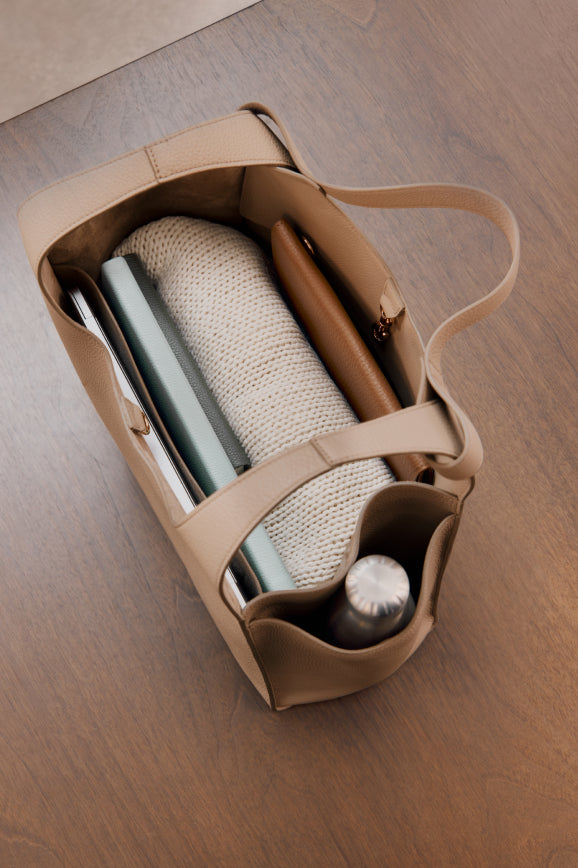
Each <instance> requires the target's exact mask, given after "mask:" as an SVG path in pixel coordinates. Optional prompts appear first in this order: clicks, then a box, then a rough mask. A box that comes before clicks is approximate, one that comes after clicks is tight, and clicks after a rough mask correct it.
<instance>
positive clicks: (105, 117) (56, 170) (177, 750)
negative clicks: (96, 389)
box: [0, 0, 578, 868]
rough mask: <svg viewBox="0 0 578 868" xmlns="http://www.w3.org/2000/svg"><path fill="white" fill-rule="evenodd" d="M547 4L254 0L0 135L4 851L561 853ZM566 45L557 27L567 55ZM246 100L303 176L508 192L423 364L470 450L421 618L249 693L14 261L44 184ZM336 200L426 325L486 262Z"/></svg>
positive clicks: (562, 646)
mask: <svg viewBox="0 0 578 868" xmlns="http://www.w3.org/2000/svg"><path fill="white" fill-rule="evenodd" d="M572 27H573V4H571V3H570V2H569V0H560V2H558V3H557V4H547V3H545V2H538V3H536V4H532V5H531V6H530V5H528V4H526V3H523V2H522V0H513V2H511V3H509V4H506V5H504V4H502V3H499V2H497V0H490V2H488V3H486V4H477V3H473V2H471V0H467V2H465V3H461V4H457V5H456V4H455V3H450V2H448V0H432V2H429V3H426V2H425V0H419V2H416V3H414V4H407V3H404V2H402V0H393V2H390V3H387V4H385V3H384V4H378V3H376V2H375V0H355V2H351V3H346V2H345V0H326V2H322V0H317V2H313V3H305V2H304V0H294V2H293V3H291V4H287V3H283V2H282V0H264V2H263V3H261V4H259V5H257V6H255V7H253V8H251V9H249V10H246V11H245V12H243V13H241V14H239V15H237V16H234V17H232V18H230V19H228V20H227V21H225V22H222V23H220V24H218V25H216V26H214V27H212V28H209V29H208V30H205V31H203V32H201V33H199V34H196V35H194V36H192V37H190V38H187V39H185V40H182V41H181V42H179V43H176V44H175V45H173V46H170V47H168V48H166V49H163V50H162V51H160V52H157V53H156V54H154V55H151V56H150V57H147V58H145V59H143V60H142V61H139V62H137V63H134V64H131V65H130V66H128V67H126V68H124V69H122V70H119V71H117V72H115V73H113V74H111V75H109V76H107V77H105V78H103V79H101V80H99V81H97V82H93V83H91V84H90V85H87V86H86V87H84V88H81V89H80V90H78V91H75V92H73V93H70V94H67V95H65V96H63V97H61V98H60V99H58V100H55V101H54V102H52V103H49V104H47V105H45V106H41V107H40V108H38V109H36V110H34V111H32V112H29V113H28V114H26V115H23V116H21V117H19V118H16V119H14V120H13V121H10V122H8V123H6V124H4V125H3V126H2V127H0V156H1V161H2V172H1V173H0V225H1V228H2V236H1V237H2V242H1V244H2V262H3V287H2V298H3V311H2V318H1V325H0V328H1V329H2V342H1V344H0V364H1V366H2V376H1V378H0V392H1V397H2V407H3V410H4V412H3V420H4V424H3V426H2V429H1V433H0V438H1V441H2V442H1V446H2V451H1V454H2V465H1V476H2V501H1V506H0V529H1V535H2V536H1V538H2V550H1V552H0V576H1V579H0V685H1V689H0V721H1V727H0V780H1V781H2V785H1V787H0V817H1V819H0V864H1V865H8V866H11V865H14V866H18V868H20V866H47V868H52V866H57V865H83V866H92V865H95V866H102V865H111V866H113V865H114V866H118V865H131V866H132V865H134V866H143V865H154V866H160V865H163V866H164V865H166V866H172V865H211V866H212V865H223V866H229V865H230V866H237V865H255V866H265V865H275V866H293V865H302V866H309V865H311V866H314V865H315V866H319V865H327V866H329V865H331V866H341V865H343V866H346V865H363V866H374V865H375V866H383V865H384V864H387V865H388V866H397V865H399V866H410V865H435V866H438V865H459V866H468V865H472V866H481V865H488V866H502V865H503V866H514V865H515V866H526V865H528V866H538V865H540V866H546V865H547V866H550V868H568V866H571V865H576V864H578V834H577V831H576V830H577V829H578V808H577V805H576V790H577V775H576V739H575V729H576V724H575V721H576V711H577V708H576V639H575V637H576V615H575V612H576V608H575V595H574V587H573V582H572V580H573V579H574V578H575V575H576V563H577V562H576V556H575V546H574V534H575V515H576V501H575V485H574V484H573V478H574V473H575V467H576V460H575V459H576V452H575V448H574V442H575V435H574V430H575V425H574V423H575V411H576V397H575V396H576V377H575V351H576V339H575V326H576V317H575V291H576V278H575V260H574V259H573V257H572V252H573V249H574V251H575V239H574V233H575V228H574V227H575V220H576V213H577V207H576V206H577V195H576V184H575V157H576V153H575V124H574V115H575V111H574V103H575V95H576V69H575V62H574V55H573V44H572V41H571V40H572V35H571V34H572ZM574 49H575V46H574ZM248 99H260V100H262V101H264V102H268V103H270V104H271V105H272V107H275V108H277V109H278V110H280V111H282V114H283V116H284V118H285V119H286V121H287V123H288V125H289V126H290V128H291V129H292V130H293V132H294V134H295V136H296V139H297V141H298V142H299V143H300V144H301V145H302V148H303V152H304V154H305V155H306V157H307V158H308V159H309V160H310V161H311V164H312V166H313V167H314V168H315V170H316V171H317V172H318V174H319V175H320V176H322V177H326V178H328V179H330V180H334V181H341V182H343V183H350V184H356V185H357V184H363V183H365V184H381V183H402V182H416V181H421V180H447V181H457V182H465V183H471V184H474V185H478V186H482V187H486V188H488V189H490V190H492V191H494V192H496V193H498V194H499V195H501V196H503V198H504V199H506V201H508V202H509V203H510V204H511V206H512V208H513V209H514V211H515V212H516V214H517V216H518V218H519V220H520V224H521V228H522V237H523V245H524V246H523V260H522V268H521V272H520V277H519V281H518V284H517V289H516V291H515V294H514V296H513V297H512V299H511V300H510V301H509V302H508V303H507V305H506V307H505V308H504V309H503V311H501V312H500V313H498V314H497V315H495V316H494V317H493V318H492V319H491V320H490V321H487V322H485V323H483V324H481V325H479V326H477V327H476V328H475V329H473V330H472V331H470V332H469V333H467V334H465V335H463V336H460V337H459V338H457V339H456V340H455V342H454V345H453V347H452V349H451V350H450V353H449V359H448V364H447V376H448V379H449V381H450V383H451V385H452V388H453V390H454V392H455V394H456V396H458V398H459V399H460V400H461V401H462V403H463V405H464V407H465V408H466V409H467V410H468V412H469V413H470V414H471V416H472V418H473V419H474V421H475V423H476V424H477V426H478V428H479V430H480V433H481V435H482V438H483V441H484V444H485V448H486V463H485V466H484V468H483V470H482V472H481V474H480V476H479V479H478V483H477V486H476V489H475V491H474V494H473V495H472V497H471V499H470V500H469V502H468V504H467V509H466V515H465V518H464V522H463V525H462V528H461V532H460V534H459V537H458V541H457V544H456V548H455V551H454V554H453V556H452V560H451V562H450V565H449V568H448V571H447V574H446V581H445V587H444V591H443V596H442V604H441V623H440V626H439V628H438V630H437V631H436V633H435V634H433V635H432V636H431V637H430V638H429V639H428V641H427V642H426V643H425V644H424V646H423V647H422V648H421V649H420V650H419V652H418V653H417V654H416V655H415V657H414V658H413V659H412V660H410V661H409V662H408V663H407V664H406V665H405V666H404V667H403V668H402V670H400V671H399V672H398V673H397V674H396V675H395V676H394V677H393V678H391V679H390V680H389V681H388V682H386V683H384V684H382V685H380V686H378V687H376V688H374V689H372V690H369V691H366V692H364V693H362V694H359V695H356V696H352V697H349V698H346V699H343V700H340V701H336V702H332V703H326V704H320V705H316V706H311V707H306V708H301V709H294V710H291V711H288V712H286V713H283V714H281V715H275V714H273V713H271V712H268V711H267V710H266V709H265V708H264V706H263V704H262V703H261V702H260V700H259V698H258V697H257V696H256V694H255V693H254V692H253V690H252V688H251V687H250V686H249V685H248V684H247V683H246V681H245V680H244V678H243V676H242V674H241V673H240V672H239V671H238V669H237V667H236V664H235V663H234V661H233V660H232V658H231V657H230V655H229V653H228V651H227V649H226V648H225V646H224V643H223V642H222V640H221V639H220V637H219V635H218V633H217V631H216V629H215V628H214V626H213V625H212V623H211V621H210V619H209V617H208V616H207V614H206V612H205V611H204V609H203V607H202V605H201V603H200V602H199V599H198V597H197V595H196V593H195V591H194V590H193V589H192V587H191V585H190V583H189V580H188V578H187V575H186V573H185V571H184V569H183V567H182V565H181V563H180V561H179V560H178V558H177V556H176V555H175V553H174V552H173V550H172V549H171V547H170V545H169V543H168V542H167V540H166V538H165V536H164V534H163V532H162V531H161V529H160V528H159V526H158V524H157V522H156V520H155V518H154V515H153V514H152V512H151V510H150V508H149V507H148V505H147V503H146V501H145V500H144V498H143V497H142V495H141V493H140V491H139V489H138V488H137V486H136V484H135V482H134V480H133V479H132V477H131V476H130V474H129V472H128V470H127V469H126V467H125V464H124V460H123V459H122V456H120V454H119V453H118V452H117V451H116V449H115V448H114V445H113V444H112V441H111V440H110V438H109V437H108V434H107V432H106V431H105V429H104V428H103V426H102V424H101V423H100V421H99V419H98V417H97V416H96V413H95V412H94V410H93V409H92V407H91V405H90V403H89V402H88V399H87V398H86V396H85V394H84V392H83V390H82V387H81V385H80V384H79V382H78V381H77V379H76V376H75V374H74V371H73V369H72V367H71V365H70V364H69V362H68V359H67V357H66V354H65V352H64V349H63V348H62V347H61V346H60V344H59V341H58V337H57V335H56V333H55V332H54V330H53V328H52V325H51V323H50V322H49V319H48V316H47V315H46V312H45V310H44V307H43V303H42V300H41V298H40V294H39V292H38V290H37V288H36V286H35V283H34V280H33V277H32V274H31V272H30V269H29V267H28V264H27V262H26V260H25V256H24V253H23V251H22V247H21V244H20V241H19V236H18V231H17V228H16V223H15V211H16V208H17V205H18V204H19V203H20V202H21V201H22V200H23V199H24V198H25V197H26V196H27V195H29V194H30V193H31V192H33V191H35V190H36V189H38V188H39V187H40V186H43V185H45V184H48V183H51V182H52V181H54V180H56V179H57V178H58V177H61V176H63V175H67V174H70V173H71V172H74V171H77V170H81V169H84V168H87V167H89V166H91V165H93V164H95V163H97V162H100V161H102V160H105V159H108V158H111V157H114V156H116V155H118V154H120V153H122V152H123V151H125V150H127V149H129V148H132V147H137V146H139V145H141V144H143V143H145V142H147V141H151V140H153V139H155V138H158V137H159V136H162V135H164V134H167V133H170V132H172V131H174V130H177V129H179V128H180V127H183V126H186V125H188V124H190V123H193V122H197V121H201V120H205V119H209V118H211V117H216V116H218V115H220V114H225V113H227V112H229V111H231V110H233V109H234V108H236V107H237V105H238V104H240V103H242V102H244V101H246V100H248ZM356 219H357V220H358V222H359V224H360V225H361V226H362V227H363V228H364V230H365V231H366V232H367V233H368V235H369V236H370V237H371V238H372V239H373V240H374V241H375V242H376V243H377V244H378V246H379V247H380V249H381V250H382V251H383V252H384V254H385V256H386V258H387V260H388V261H389V263H390V265H391V266H392V267H393V268H394V270H395V271H396V273H397V275H398V277H399V281H400V284H401V285H402V288H403V289H404V291H405V293H406V295H407V296H408V298H409V300H410V303H411V308H412V313H413V315H414V317H415V319H416V321H417V322H418V325H419V326H420V328H422V329H423V333H424V336H427V335H428V334H429V333H430V332H431V330H432V328H433V327H434V326H435V324H436V323H437V322H439V320H440V319H441V318H442V317H444V316H446V315H447V314H449V313H450V312H451V311H452V310H454V309H456V308H457V307H459V306H461V305H462V304H464V303H465V302H466V301H467V300H468V299H473V298H475V297H476V296H477V295H479V294H480V293H482V292H484V291H486V290H487V288H489V287H490V286H491V285H493V283H495V282H496V281H497V279H498V278H499V275H500V273H501V272H502V271H503V269H504V267H505V264H506V261H507V260H506V251H505V247H504V245H503V244H502V242H501V240H500V239H499V238H498V234H497V232H494V231H493V229H492V228H490V227H487V226H485V225H483V224H482V223H481V221H479V220H478V219H476V218H474V217H463V216H458V217H456V216H455V215H444V214H436V215H432V214H425V213H421V212H420V213H417V212H414V213H410V214H407V215H406V214H395V215H383V214H376V213H369V212H359V213H358V214H356Z"/></svg>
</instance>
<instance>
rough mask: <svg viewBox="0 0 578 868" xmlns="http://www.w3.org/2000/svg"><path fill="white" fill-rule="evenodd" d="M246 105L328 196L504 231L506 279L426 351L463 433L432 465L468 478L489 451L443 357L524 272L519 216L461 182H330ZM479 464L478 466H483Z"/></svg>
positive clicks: (444, 327)
mask: <svg viewBox="0 0 578 868" xmlns="http://www.w3.org/2000/svg"><path fill="white" fill-rule="evenodd" d="M242 108H243V109H246V110H248V111H253V112H255V113H256V114H261V115H265V116H266V117H269V118H270V119H271V120H272V121H273V122H274V123H275V124H276V125H277V126H278V128H279V130H280V132H281V135H282V136H283V138H284V140H285V143H286V145H287V148H288V150H289V153H290V154H291V157H292V159H293V162H294V163H295V165H296V166H297V168H298V169H299V171H300V172H301V173H302V174H303V175H305V176H307V177H308V178H310V179H311V180H312V181H313V182H314V183H315V184H317V185H318V186H319V187H320V188H321V189H322V190H323V191H324V192H325V193H326V194H327V195H328V196H332V197H333V198H335V199H338V200H339V201H341V202H345V203H346V204H349V205H360V206H364V207H367V208H452V209H457V210H460V211H470V212H472V213H473V214H478V215H480V216H481V217H485V218H487V219H488V220H491V221H492V223H495V224H496V226H498V227H499V229H501V230H502V232H503V233H504V235H505V236H506V238H507V239H508V243H509V245H510V250H511V254H512V259H511V263H510V267H509V268H508V271H507V272H506V274H505V276H504V278H503V280H502V281H501V282H500V283H499V284H498V286H496V287H495V288H494V289H493V290H491V291H490V292H488V293H487V294H486V295H484V296H483V297H482V298H480V299H478V301H475V302H473V304H470V305H468V306H467V307H465V308H463V309H462V310H460V311H458V312H457V313H456V314H454V315H453V316H451V317H449V319H447V320H445V322H443V323H442V324H441V325H440V326H439V327H438V328H437V330H436V331H435V332H434V333H433V335H432V336H431V338H430V340H429V342H428V344H427V347H426V353H425V366H426V373H427V376H428V379H429V382H430V384H431V386H432V387H433V389H435V391H436V392H437V394H438V395H439V396H440V397H441V398H442V399H443V400H444V402H445V403H446V405H447V407H448V408H449V410H450V412H451V414H452V417H453V419H454V421H455V423H456V424H457V426H458V430H459V431H461V435H462V441H463V449H462V450H461V454H460V456H459V457H458V458H457V459H456V460H455V461H452V462H444V461H437V460H432V461H431V464H432V466H433V467H434V468H435V469H437V470H439V471H440V472H441V473H443V474H444V475H445V476H448V477H450V478H452V479H463V478H465V476H466V474H465V472H464V471H465V468H466V467H472V466H476V465H477V468H479V466H480V465H481V463H482V457H483V450H482V444H481V442H480V438H479V436H478V433H477V431H476V429H475V427H474V426H473V424H472V423H471V421H470V420H469V419H468V417H467V416H466V414H465V413H464V411H463V410H462V409H461V408H460V407H459V406H458V405H457V404H456V402H455V401H454V399H453V398H452V396H451V395H450V393H449V391H448V389H447V387H446V385H445V383H444V379H443V375H442V370H441V360H442V354H443V350H444V348H445V345H446V344H447V343H448V341H449V340H450V339H451V338H452V337H453V336H454V335H455V334H457V333H458V332H460V331H462V329H465V328H467V327H468V326H471V325H473V324H474V323H476V322H479V320H481V319H483V318H484V317H486V316H488V314H490V313H492V311H494V310H496V309H497V308H498V307H499V306H500V305H501V304H502V303H503V302H504V301H505V300H506V298H507V297H508V295H509V294H510V292H511V290H512V287H513V286H514V282H515V280H516V275H517V273H518V265H519V261H520V232H519V228H518V224H517V222H516V218H515V217H514V215H513V214H512V212H511V211H510V209H509V208H508V206H507V205H506V204H505V202H503V201H502V200H501V199H499V198H498V197H497V196H493V195H492V194H491V193H487V192H486V191H484V190H478V189H477V188H475V187H463V186H460V185H456V184H409V185H405V186H396V187H373V188H371V187H370V188H358V187H339V186H335V185H334V184H326V183H324V182H322V181H319V180H318V179H317V178H315V177H314V176H313V174H312V173H311V171H310V169H309V168H308V166H307V164H306V163H305V161H304V159H303V157H302V156H301V154H300V153H299V150H298V148H297V147H296V145H295V143H294V141H293V139H292V138H291V135H290V134H289V132H288V130H287V128H286V127H285V125H284V124H283V122H282V121H281V120H280V118H279V117H278V116H277V115H276V114H275V113H274V112H272V111H271V110H270V109H268V108H267V107H266V106H264V105H262V104H260V103H247V104H246V105H244V106H242ZM477 468H476V469H477Z"/></svg>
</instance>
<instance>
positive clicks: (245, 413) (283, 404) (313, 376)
mask: <svg viewBox="0 0 578 868" xmlns="http://www.w3.org/2000/svg"><path fill="white" fill-rule="evenodd" d="M129 253H136V254H137V255H138V256H139V257H140V259H141V261H142V263H143V265H144V267H145V268H146V270H147V272H148V274H149V276H150V277H151V278H152V279H153V280H154V281H155V282H156V284H157V288H158V291H159V293H160V295H161V297H162V299H163V301H164V303H165V305H166V306H167V308H168V310H169V312H170V313H171V316H172V317H173V319H174V321H175V323H176V325H177V327H178V329H179V331H180V332H181V334H182V336H183V338H184V339H185V341H186V343H187V345H188V347H189V349H190V350H191V352H192V354H193V356H194V357H195V359H196V361H197V363H198V365H199V367H200V369H201V371H202V373H203V376H204V378H205V380H206V381H207V383H208V385H209V388H210V389H211V391H212V392H213V394H214V396H215V398H216V400H217V402H218V403H219V405H220V407H221V409H222V411H223V413H224V414H225V416H226V418H227V419H228V421H229V424H230V425H231V427H232V429H233V431H234V432H235V434H236V435H237V437H238V438H239V440H240V442H241V443H242V445H243V447H244V449H245V450H246V452H247V454H248V456H249V458H250V460H251V463H252V464H253V465H255V464H257V463H259V462H260V461H263V460H264V459H265V458H268V457H269V456H271V455H274V454H275V453H277V452H280V451H281V450H283V449H286V448H287V447H289V446H294V445H297V444H299V443H303V442H304V441H306V440H309V439H310V438H311V437H315V436H317V435H319V434H324V433H327V432H329V431H334V430H337V429H339V428H343V427H346V426H350V425H355V424H356V423H357V418H356V416H355V414H354V413H353V411H352V409H351V408H350V406H349V405H348V404H347V402H346V400H345V398H344V397H343V395H342V394H341V392H340V391H339V389H338V388H337V386H336V385H335V384H334V382H333V380H332V379H331V377H330V376H329V374H328V373H327V371H326V369H325V367H324V365H323V364H322V362H321V361H320V359H319V357H318V356H317V354H316V353H315V351H314V350H313V349H312V347H311V346H310V344H309V343H308V341H307V340H306V338H305V337H304V335H303V333H302V332H301V329H300V328H299V326H298V324H297V323H296V322H295V319H294V318H293V316H292V314H291V312H290V311H289V309H288V308H287V306H286V304H285V302H284V301H283V298H282V297H281V295H280V293H279V290H278V288H277V285H276V282H275V279H274V277H273V276H272V274H271V271H270V269H269V266H268V263H267V260H266V258H265V256H264V254H263V252H262V251H261V249H260V247H259V245H258V244H256V243H255V242H254V241H252V240H251V239H249V238H247V236H245V235H243V234H242V233H241V232H239V231H237V230H235V229H231V228H230V227H228V226H222V225H219V224H215V223H211V222H208V221H206V220H197V219H193V218H190V217H166V218H163V219H162V220H158V221H155V222H153V223H149V224H147V225H145V226H142V227H140V228H139V229H137V230H136V231H135V232H133V233H132V235H130V236H129V237H128V238H126V239H125V240H124V241H123V242H122V243H121V244H120V245H119V246H118V247H117V249H116V250H115V252H114V255H116V256H126V255H127V254H129ZM393 480H394V477H393V475H392V474H391V472H390V471H389V470H388V468H387V466H386V465H385V464H384V462H382V461H380V460H379V459H372V460H366V461H358V462H354V463H351V464H345V465H343V466H341V467H337V468H335V469H333V470H331V471H329V472H328V473H326V474H324V475H323V476H321V477H319V478H318V479H314V480H312V481H311V482H309V483H307V484H306V485H304V486H302V487H301V488H300V489H298V490H297V491H296V492H294V493H293V494H292V495H290V496H289V497H287V498H286V499H285V500H284V501H283V502H282V503H280V504H279V505H278V506H277V507H276V508H275V509H274V510H272V512H271V513H270V514H269V515H268V516H267V517H266V518H265V519H264V520H263V524H264V525H265V528H266V530H267V532H268V534H269V536H270V538H271V540H272V541H273V543H274V545H275V546H276V548H277V551H278V552H279V555H280V556H281V558H282V559H283V561H284V563H285V566H286V567H287V570H288V571H289V573H290V574H291V576H292V578H293V580H294V582H295V584H296V585H297V586H298V587H309V586H312V585H317V584H319V583H321V582H325V581H327V580H329V579H331V578H332V577H333V575H334V574H335V571H336V569H337V567H338V566H339V564H340V562H341V560H342V558H343V555H344V553H345V549H346V546H347V544H348V542H349V540H350V538H351V535H352V534H353V531H354V529H355V525H356V522H357V518H358V516H359V513H360V510H361V507H362V506H363V503H364V502H365V500H366V499H367V497H368V496H369V495H370V494H372V493H373V492H375V491H376V490H377V489H378V488H381V487H383V486H384V485H387V484H389V483H390V482H392V481H393Z"/></svg>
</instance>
